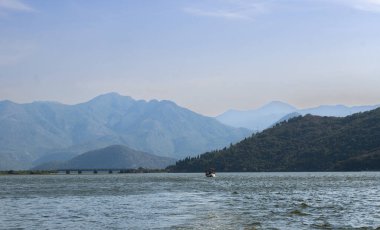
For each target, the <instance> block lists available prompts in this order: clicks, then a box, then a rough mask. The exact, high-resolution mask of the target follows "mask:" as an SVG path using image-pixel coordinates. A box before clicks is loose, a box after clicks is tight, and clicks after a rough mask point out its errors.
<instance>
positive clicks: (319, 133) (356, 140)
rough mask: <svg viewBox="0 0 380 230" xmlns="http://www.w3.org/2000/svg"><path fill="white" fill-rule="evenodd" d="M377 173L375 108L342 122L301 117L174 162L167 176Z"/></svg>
mask: <svg viewBox="0 0 380 230" xmlns="http://www.w3.org/2000/svg"><path fill="white" fill-rule="evenodd" d="M209 167H214V168H216V170H217V171H219V172H220V171H227V172H238V171H252V172H256V171H333V170H338V171H340V170H344V171H350V170H355V171H357V170H380V109H376V110H373V111H370V112H365V113H358V114H354V115H352V116H348V117H345V118H335V117H318V116H311V115H306V116H304V117H296V118H293V119H291V120H289V121H285V122H282V123H280V124H277V125H276V126H275V127H273V128H270V129H267V130H264V131H263V132H261V133H258V134H255V135H253V136H252V137H250V138H246V139H244V140H243V141H241V142H239V143H237V144H236V145H231V146H230V147H229V148H225V149H222V150H218V151H213V152H207V153H204V154H202V155H200V156H198V157H193V158H186V159H184V160H180V161H178V162H177V163H176V165H174V166H170V167H168V169H170V170H171V171H172V172H197V171H204V170H205V169H207V168H209Z"/></svg>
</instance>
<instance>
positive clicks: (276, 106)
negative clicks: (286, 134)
mask: <svg viewBox="0 0 380 230" xmlns="http://www.w3.org/2000/svg"><path fill="white" fill-rule="evenodd" d="M296 110H297V109H296V108H295V107H293V106H291V105H288V104H286V103H283V102H279V101H274V102H271V103H269V104H267V105H264V106H263V107H260V108H258V109H254V110H247V111H238V110H229V111H227V112H225V113H223V114H221V115H219V116H217V117H216V119H217V120H218V121H220V122H222V123H224V124H227V125H230V126H232V127H244V128H248V129H251V130H254V131H261V130H263V129H266V128H268V127H269V126H271V125H272V124H273V123H275V122H276V121H278V120H280V119H281V118H282V117H284V116H286V115H287V114H289V113H292V112H295V111H296Z"/></svg>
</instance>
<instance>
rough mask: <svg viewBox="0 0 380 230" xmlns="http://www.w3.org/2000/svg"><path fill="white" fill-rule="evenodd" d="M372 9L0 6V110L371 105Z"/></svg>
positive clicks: (368, 4) (31, 1)
mask: <svg viewBox="0 0 380 230" xmlns="http://www.w3.org/2000/svg"><path fill="white" fill-rule="evenodd" d="M379 86H380V0H176V1H173V0H138V1H137V0H110V1H103V0H101V1H100V0H91V1H88V0H64V1H46V0H28V1H26V0H0V100H12V101H14V102H18V103H28V102H32V101H41V100H42V101H58V102H61V103H65V104H76V103H80V102H84V101H87V100H89V99H91V98H93V97H95V96H97V95H100V94H104V93H107V92H118V93H119V94H122V95H126V96H131V97H133V98H135V99H145V100H151V99H159V100H163V99H166V100H171V101H174V102H175V103H177V104H178V105H180V106H183V107H186V108H189V109H191V110H193V111H195V112H198V113H201V114H204V115H208V116H215V115H218V114H220V113H222V112H224V111H226V110H228V109H239V110H249V109H253V108H257V107H259V106H261V105H263V104H266V103H268V102H270V101H274V100H277V101H283V102H287V103H290V104H292V105H294V106H296V107H298V108H307V107H313V106H317V105H321V104H331V105H332V104H345V105H351V106H352V105H373V104H380V87H379Z"/></svg>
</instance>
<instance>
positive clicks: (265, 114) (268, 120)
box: [216, 101, 380, 132]
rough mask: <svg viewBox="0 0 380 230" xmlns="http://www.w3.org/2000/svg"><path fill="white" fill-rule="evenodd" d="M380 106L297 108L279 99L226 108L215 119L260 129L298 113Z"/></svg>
mask: <svg viewBox="0 0 380 230" xmlns="http://www.w3.org/2000/svg"><path fill="white" fill-rule="evenodd" d="M378 107H380V105H373V106H353V107H349V106H345V105H321V106H318V107H314V108H308V109H297V108H296V107H294V106H292V105H289V104H287V103H284V102H280V101H273V102H270V103H269V104H266V105H264V106H262V107H260V108H258V109H253V110H246V111H239V110H228V111H226V112H224V113H222V114H221V115H219V116H217V117H216V119H217V120H218V121H220V122H222V123H223V124H226V125H230V126H232V127H244V128H247V129H250V130H253V131H256V132H258V131H262V130H264V129H266V128H269V127H271V126H272V125H274V124H276V123H277V122H279V121H282V120H285V119H289V118H291V117H294V116H299V115H306V114H311V115H317V116H331V117H345V116H348V115H352V114H354V113H358V112H365V111H369V110H373V109H376V108H378Z"/></svg>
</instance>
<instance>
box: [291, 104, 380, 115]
mask: <svg viewBox="0 0 380 230" xmlns="http://www.w3.org/2000/svg"><path fill="white" fill-rule="evenodd" d="M378 107H379V105H373V106H352V107H349V106H345V105H321V106H318V107H315V108H310V109H301V110H298V111H297V112H298V113H300V114H302V115H306V114H311V115H316V116H328V117H345V116H349V115H352V114H354V113H359V112H366V111H370V110H373V109H376V108H378Z"/></svg>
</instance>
